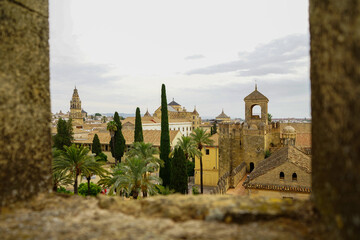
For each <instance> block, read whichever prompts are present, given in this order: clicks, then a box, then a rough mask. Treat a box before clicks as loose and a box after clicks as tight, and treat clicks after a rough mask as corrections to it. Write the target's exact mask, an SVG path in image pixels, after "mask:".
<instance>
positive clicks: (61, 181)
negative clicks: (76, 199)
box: [52, 148, 72, 192]
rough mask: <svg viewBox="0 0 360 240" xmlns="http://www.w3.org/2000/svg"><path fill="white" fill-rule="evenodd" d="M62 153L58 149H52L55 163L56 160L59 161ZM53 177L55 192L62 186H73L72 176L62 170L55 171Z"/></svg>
mask: <svg viewBox="0 0 360 240" xmlns="http://www.w3.org/2000/svg"><path fill="white" fill-rule="evenodd" d="M61 152H62V151H61V150H59V149H57V148H53V149H52V157H53V161H55V160H56V159H59V157H60V155H61ZM52 177H53V191H54V192H56V191H57V189H58V187H60V186H61V185H69V184H72V179H71V176H70V175H69V174H68V173H67V172H66V171H60V170H58V171H56V170H54V169H53V172H52Z"/></svg>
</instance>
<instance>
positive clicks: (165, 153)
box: [160, 84, 171, 186]
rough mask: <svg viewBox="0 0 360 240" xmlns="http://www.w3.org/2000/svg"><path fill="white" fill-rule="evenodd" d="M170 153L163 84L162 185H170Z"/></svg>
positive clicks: (163, 86) (163, 87)
mask: <svg viewBox="0 0 360 240" xmlns="http://www.w3.org/2000/svg"><path fill="white" fill-rule="evenodd" d="M169 154H170V134H169V119H168V109H167V100H166V89H165V84H163V85H162V86H161V140H160V159H161V160H163V161H164V167H161V168H160V177H161V179H162V180H163V185H164V186H169V185H170V178H171V162H170V159H169Z"/></svg>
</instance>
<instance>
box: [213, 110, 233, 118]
mask: <svg viewBox="0 0 360 240" xmlns="http://www.w3.org/2000/svg"><path fill="white" fill-rule="evenodd" d="M216 118H230V117H229V116H228V115H226V114H225V113H224V109H223V110H222V112H221V113H220V115H219V116H217V117H216Z"/></svg>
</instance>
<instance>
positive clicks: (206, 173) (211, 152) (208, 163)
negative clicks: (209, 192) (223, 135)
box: [195, 133, 219, 186]
mask: <svg viewBox="0 0 360 240" xmlns="http://www.w3.org/2000/svg"><path fill="white" fill-rule="evenodd" d="M210 139H212V140H213V141H214V144H213V145H212V146H205V147H204V148H203V149H202V151H201V153H202V162H203V184H204V186H216V185H217V183H218V181H219V134H217V133H216V134H214V135H212V136H211V137H210ZM195 184H196V185H200V159H199V158H198V157H196V158H195Z"/></svg>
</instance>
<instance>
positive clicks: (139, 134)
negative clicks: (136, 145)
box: [134, 107, 144, 142]
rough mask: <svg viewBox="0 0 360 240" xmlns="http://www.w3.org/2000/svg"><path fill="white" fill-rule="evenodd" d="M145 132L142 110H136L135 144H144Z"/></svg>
mask: <svg viewBox="0 0 360 240" xmlns="http://www.w3.org/2000/svg"><path fill="white" fill-rule="evenodd" d="M143 141H144V137H143V130H142V123H141V115H140V108H138V107H137V108H136V116H135V133H134V142H143Z"/></svg>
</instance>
